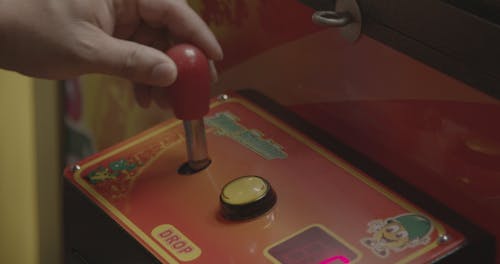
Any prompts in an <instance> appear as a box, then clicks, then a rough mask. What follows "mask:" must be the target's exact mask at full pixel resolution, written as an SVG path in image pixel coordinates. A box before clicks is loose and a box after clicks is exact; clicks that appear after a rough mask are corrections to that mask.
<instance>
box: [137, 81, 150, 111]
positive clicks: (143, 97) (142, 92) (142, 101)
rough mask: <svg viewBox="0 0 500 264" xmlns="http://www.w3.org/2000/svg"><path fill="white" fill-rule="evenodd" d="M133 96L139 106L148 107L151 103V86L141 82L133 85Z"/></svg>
mask: <svg viewBox="0 0 500 264" xmlns="http://www.w3.org/2000/svg"><path fill="white" fill-rule="evenodd" d="M134 96H135V100H136V101H137V104H139V106H140V107H142V108H148V107H149V105H150V104H151V87H149V86H147V85H142V84H136V85H134Z"/></svg>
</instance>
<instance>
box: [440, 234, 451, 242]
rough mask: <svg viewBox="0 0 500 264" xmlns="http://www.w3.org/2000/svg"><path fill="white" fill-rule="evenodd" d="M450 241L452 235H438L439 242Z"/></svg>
mask: <svg viewBox="0 0 500 264" xmlns="http://www.w3.org/2000/svg"><path fill="white" fill-rule="evenodd" d="M448 241H450V236H448V235H447V234H442V235H440V236H439V237H438V243H439V244H444V243H446V242H448Z"/></svg>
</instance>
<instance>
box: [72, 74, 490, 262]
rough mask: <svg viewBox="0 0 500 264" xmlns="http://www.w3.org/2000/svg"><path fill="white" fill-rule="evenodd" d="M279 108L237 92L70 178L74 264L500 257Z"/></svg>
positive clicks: (108, 153)
mask: <svg viewBox="0 0 500 264" xmlns="http://www.w3.org/2000/svg"><path fill="white" fill-rule="evenodd" d="M189 71H191V70H189ZM180 72H181V71H180ZM180 84H182V79H181V81H180ZM189 85H191V84H189ZM203 85H204V84H203ZM174 89H175V87H174ZM250 94H252V93H250ZM174 96H177V97H178V96H179V95H174ZM207 96H208V94H207ZM250 97H253V98H255V97H256V95H254V96H250ZM207 102H208V101H207ZM174 108H175V106H174ZM271 108H276V105H273V107H262V106H260V105H259V104H256V102H255V100H250V99H248V98H246V97H243V96H241V95H239V94H230V95H223V96H219V97H217V98H214V99H212V100H211V101H210V104H209V107H208V103H207V109H206V110H201V111H200V112H199V113H197V114H195V115H194V116H190V114H191V113H189V114H187V116H186V115H185V112H183V111H184V110H180V112H176V115H177V117H179V118H180V119H182V120H179V119H172V120H168V121H166V122H164V123H162V124H159V125H157V126H156V127H153V128H151V129H149V130H147V131H145V132H143V133H141V134H139V135H137V136H135V137H133V138H130V139H128V140H126V141H124V142H122V143H120V144H118V145H116V146H113V147H111V148H109V149H107V150H104V151H102V152H100V153H97V154H95V155H93V156H91V157H89V158H87V159H85V160H82V161H81V162H79V163H78V164H75V165H74V166H71V167H69V168H67V169H66V171H65V179H66V181H65V210H66V211H65V216H66V244H67V245H68V248H67V249H68V250H67V256H66V257H67V259H68V260H70V262H74V263H238V264H244V263H249V264H255V263H281V264H298V263H300V264H302V263H304V264H344V263H370V264H377V263H435V262H440V263H441V262H442V263H463V262H462V261H469V263H478V262H477V261H478V260H481V263H487V262H482V261H483V260H485V261H487V260H488V259H493V253H492V252H493V242H492V239H491V237H489V236H488V235H487V234H485V233H482V231H481V230H479V229H477V228H476V227H474V226H472V225H470V224H467V223H466V224H464V223H465V222H464V221H462V220H460V219H457V217H456V216H455V217H453V219H448V218H450V217H449V216H450V214H441V213H443V212H445V211H446V209H443V210H441V209H439V210H436V209H434V210H430V211H429V210H428V209H427V208H424V207H425V206H424V207H423V206H422V205H421V203H415V202H412V201H411V200H409V199H407V198H405V197H404V196H402V195H401V194H398V193H397V192H396V191H394V190H391V189H389V188H388V187H386V186H384V185H383V184H381V183H380V181H378V180H376V179H374V178H372V177H371V175H370V174H368V173H367V172H366V171H362V170H360V169H359V168H357V167H355V166H353V165H352V164H351V163H350V162H348V161H346V160H345V159H344V158H343V157H341V156H339V155H337V154H336V153H334V152H332V151H330V150H329V149H328V148H326V147H325V146H323V145H322V144H319V143H318V142H317V141H316V140H314V139H313V138H312V137H311V134H310V131H311V130H308V132H307V133H304V131H302V130H301V129H300V128H296V127H294V126H292V125H290V124H289V123H288V122H286V121H285V119H286V118H285V119H283V118H281V117H282V115H281V114H278V115H276V114H273V113H271V112H269V111H268V110H269V109H271ZM174 110H175V109H174ZM200 115H201V116H200ZM200 118H201V120H202V122H201V124H199V123H197V125H196V126H193V122H194V121H193V120H200ZM200 127H201V128H200ZM200 129H202V130H201V131H200ZM200 133H201V134H200ZM186 146H187V149H186ZM199 161H203V162H202V164H203V165H202V166H198V165H199V164H200V162H199ZM417 204H418V205H417ZM435 206H437V205H435ZM447 217H448V218H447Z"/></svg>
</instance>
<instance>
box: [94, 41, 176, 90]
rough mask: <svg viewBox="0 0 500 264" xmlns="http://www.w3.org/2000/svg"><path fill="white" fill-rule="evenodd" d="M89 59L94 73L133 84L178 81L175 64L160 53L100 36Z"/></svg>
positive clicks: (149, 48)
mask: <svg viewBox="0 0 500 264" xmlns="http://www.w3.org/2000/svg"><path fill="white" fill-rule="evenodd" d="M98 42H99V43H98V44H99V45H97V47H99V49H98V51H96V53H97V54H96V56H95V58H94V59H93V60H92V61H93V63H92V64H93V65H91V67H93V69H94V70H97V71H99V72H100V73H105V74H110V75H115V76H119V77H122V78H125V79H129V80H131V81H134V82H138V83H143V84H148V85H153V86H169V85H171V84H172V83H173V82H174V81H175V79H176V78H177V67H176V65H175V63H174V62H173V61H172V60H171V59H170V58H169V57H168V56H167V55H166V54H164V53H163V52H161V51H159V50H156V49H154V48H151V47H148V46H144V45H141V44H139V43H136V42H132V41H127V40H121V39H116V38H113V37H111V36H109V35H106V34H102V36H101V37H100V38H99V41H98Z"/></svg>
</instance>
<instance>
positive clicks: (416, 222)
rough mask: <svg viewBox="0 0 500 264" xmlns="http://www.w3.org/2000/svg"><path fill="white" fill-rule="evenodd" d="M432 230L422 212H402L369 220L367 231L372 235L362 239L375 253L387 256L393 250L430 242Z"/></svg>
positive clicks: (398, 250)
mask: <svg viewBox="0 0 500 264" xmlns="http://www.w3.org/2000/svg"><path fill="white" fill-rule="evenodd" d="M432 230H433V226H432V222H431V220H429V218H427V217H425V216H423V215H420V214H413V213H410V214H402V215H398V216H395V217H391V218H387V219H385V220H382V219H377V220H373V221H371V222H369V223H368V230H367V232H368V233H370V234H371V237H364V238H362V239H361V240H360V241H361V244H363V245H364V246H365V247H367V248H369V249H371V250H372V252H373V253H374V254H375V255H377V256H379V257H383V258H385V257H387V256H389V255H390V253H391V251H393V252H400V251H402V250H404V249H406V248H413V247H416V246H419V245H425V244H427V243H429V241H430V237H429V236H430V234H431V233H432Z"/></svg>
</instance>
